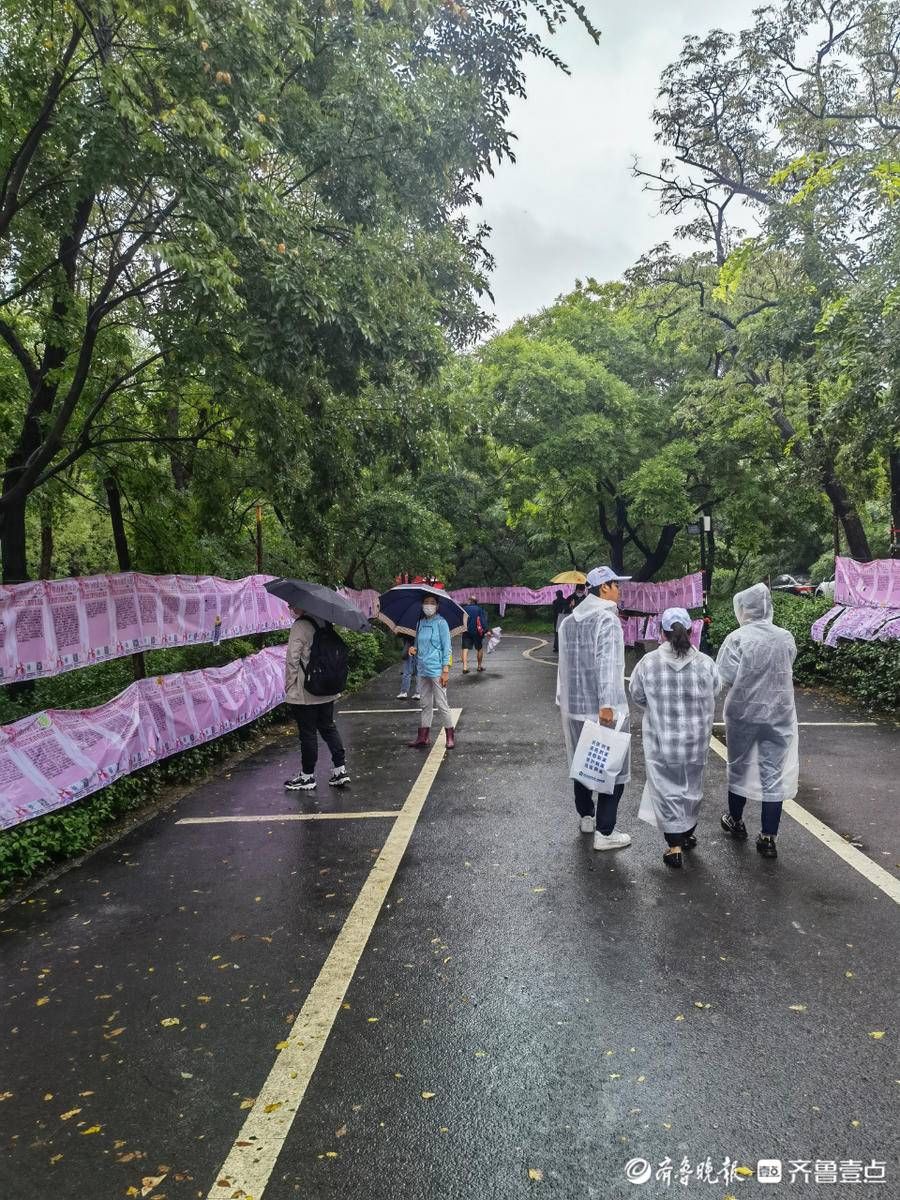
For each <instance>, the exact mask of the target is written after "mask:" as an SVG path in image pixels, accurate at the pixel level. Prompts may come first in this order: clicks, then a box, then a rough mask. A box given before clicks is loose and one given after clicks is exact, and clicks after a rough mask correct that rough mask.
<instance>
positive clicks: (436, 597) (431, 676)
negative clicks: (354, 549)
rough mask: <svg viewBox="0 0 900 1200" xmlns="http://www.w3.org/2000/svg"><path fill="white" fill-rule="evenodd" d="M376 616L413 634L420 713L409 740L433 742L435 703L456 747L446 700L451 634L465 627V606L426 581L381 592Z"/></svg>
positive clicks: (393, 627) (395, 629) (449, 743)
mask: <svg viewBox="0 0 900 1200" xmlns="http://www.w3.org/2000/svg"><path fill="white" fill-rule="evenodd" d="M377 619H378V620H379V621H381V622H382V624H384V625H386V626H387V627H388V629H390V630H391V631H392V632H393V633H399V634H407V635H408V636H410V637H412V638H414V639H415V640H414V643H413V648H412V653H413V655H414V656H415V660H416V671H417V672H418V676H419V691H420V693H421V695H422V716H421V721H420V724H419V730H418V734H417V736H416V737H415V738H414V740H413V741H411V742H410V743H409V744H410V746H411V747H414V748H415V749H424V748H425V747H426V746H430V745H431V723H432V721H433V720H434V710H435V708H437V710H438V715H439V717H440V718H441V720H442V721H443V722H444V730H445V733H446V738H447V749H448V750H452V749H453V748H454V746H455V745H456V730H455V729H454V728H453V714H452V713H451V711H450V705H449V703H448V701H447V684H448V682H449V680H450V638H451V637H452V636H453V635H454V634H458V633H462V632H463V630H464V629H465V628H466V624H467V621H468V617H467V614H466V612H465V611H464V609H463V608H462V607H461V606H460V605H459V604H457V603H456V601H455V600H453V599H452V598H451V597H450V596H448V595H447V593H446V592H445V591H438V590H437V588H432V587H430V586H428V585H424V584H423V585H401V586H400V587H394V588H391V590H390V591H389V592H384V593H383V594H382V595H381V596H380V597H379V611H378V617H377ZM451 622H452V624H451Z"/></svg>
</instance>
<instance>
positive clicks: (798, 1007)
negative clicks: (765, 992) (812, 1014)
mask: <svg viewBox="0 0 900 1200" xmlns="http://www.w3.org/2000/svg"><path fill="white" fill-rule="evenodd" d="M788 1007H789V1008H790V1010H791V1012H806V1005H805V1004H790V1005H788Z"/></svg>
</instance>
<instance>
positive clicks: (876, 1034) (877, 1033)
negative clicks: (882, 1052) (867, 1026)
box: [869, 1029, 884, 1042]
mask: <svg viewBox="0 0 900 1200" xmlns="http://www.w3.org/2000/svg"><path fill="white" fill-rule="evenodd" d="M869 1037H870V1038H874V1039H875V1041H876V1042H880V1041H881V1039H882V1038H883V1037H884V1030H883V1029H873V1030H872V1032H871V1033H870V1034H869Z"/></svg>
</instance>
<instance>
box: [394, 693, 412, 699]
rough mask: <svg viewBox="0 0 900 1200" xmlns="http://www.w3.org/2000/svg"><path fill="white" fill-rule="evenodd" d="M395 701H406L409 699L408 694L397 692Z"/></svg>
mask: <svg viewBox="0 0 900 1200" xmlns="http://www.w3.org/2000/svg"><path fill="white" fill-rule="evenodd" d="M397 699H398V700H408V699H409V692H398V693H397Z"/></svg>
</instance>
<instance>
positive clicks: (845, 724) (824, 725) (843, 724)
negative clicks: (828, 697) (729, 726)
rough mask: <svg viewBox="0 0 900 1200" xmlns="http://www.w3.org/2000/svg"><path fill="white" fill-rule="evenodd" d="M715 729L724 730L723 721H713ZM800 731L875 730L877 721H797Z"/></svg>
mask: <svg viewBox="0 0 900 1200" xmlns="http://www.w3.org/2000/svg"><path fill="white" fill-rule="evenodd" d="M713 724H714V725H715V727H716V729H724V728H725V722H724V721H714V722H713ZM797 724H798V725H799V726H800V728H801V729H877V728H878V722H877V721H798V722H797Z"/></svg>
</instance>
